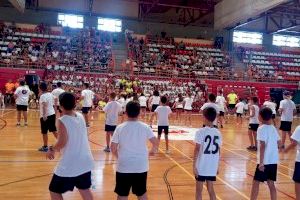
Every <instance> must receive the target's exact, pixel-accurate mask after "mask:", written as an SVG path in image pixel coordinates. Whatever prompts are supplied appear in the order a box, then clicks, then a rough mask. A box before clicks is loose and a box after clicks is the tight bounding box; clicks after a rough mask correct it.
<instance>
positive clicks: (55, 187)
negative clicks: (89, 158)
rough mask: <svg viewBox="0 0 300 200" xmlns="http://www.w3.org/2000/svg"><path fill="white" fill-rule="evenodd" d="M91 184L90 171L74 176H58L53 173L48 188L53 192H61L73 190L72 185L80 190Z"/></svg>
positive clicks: (87, 187)
mask: <svg viewBox="0 0 300 200" xmlns="http://www.w3.org/2000/svg"><path fill="white" fill-rule="evenodd" d="M91 185H92V180H91V172H87V173H84V174H82V175H79V176H76V177H60V176H57V175H55V174H54V175H53V177H52V180H51V182H50V185H49V190H50V191H51V192H54V193H58V194H63V193H65V192H67V191H73V189H74V187H76V188H78V189H80V190H87V189H89V188H90V187H91Z"/></svg>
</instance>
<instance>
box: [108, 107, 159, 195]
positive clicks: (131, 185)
mask: <svg viewBox="0 0 300 200" xmlns="http://www.w3.org/2000/svg"><path fill="white" fill-rule="evenodd" d="M139 114H140V105H139V103H138V102H136V101H131V102H128V104H127V105H126V115H127V117H128V119H127V121H126V122H124V123H122V124H120V125H119V126H118V127H117V128H116V131H115V133H114V135H113V138H112V142H111V149H112V153H113V154H114V155H115V156H116V158H117V166H116V187H115V193H117V195H118V197H117V199H128V196H129V193H130V191H132V192H133V193H134V194H135V195H136V196H137V197H138V199H147V174H148V171H149V153H150V155H152V154H154V153H155V152H157V147H158V145H157V139H156V137H155V136H154V134H153V132H152V129H151V128H150V127H149V126H148V125H147V124H145V123H142V122H141V121H139V120H138V117H139ZM148 141H150V142H151V144H152V149H151V151H150V152H149V151H148V145H147V142H148Z"/></svg>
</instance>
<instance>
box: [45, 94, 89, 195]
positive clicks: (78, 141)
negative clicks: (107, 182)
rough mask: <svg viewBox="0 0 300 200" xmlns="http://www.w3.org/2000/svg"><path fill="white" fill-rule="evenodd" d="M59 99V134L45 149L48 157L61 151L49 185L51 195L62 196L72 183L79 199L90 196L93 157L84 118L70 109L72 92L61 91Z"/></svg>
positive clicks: (74, 103) (51, 157)
mask: <svg viewBox="0 0 300 200" xmlns="http://www.w3.org/2000/svg"><path fill="white" fill-rule="evenodd" d="M59 100H60V105H61V109H62V113H63V116H62V117H60V118H59V119H58V120H57V125H58V130H59V137H58V139H57V142H56V144H55V145H53V146H50V148H49V151H48V152H47V158H48V159H50V160H52V159H54V158H55V152H60V153H61V156H60V160H59V161H58V163H57V166H56V168H55V170H54V174H53V177H52V180H51V183H50V185H49V190H50V195H51V199H52V200H57V199H63V196H62V194H64V193H65V192H67V191H73V189H74V187H76V188H77V189H78V191H79V193H80V195H81V196H82V199H84V200H92V199H93V196H92V193H91V191H90V187H91V185H92V183H91V170H93V168H94V159H93V155H92V152H91V148H90V146H89V141H88V133H87V129H86V125H85V121H84V118H83V116H82V114H81V113H79V112H75V111H74V108H75V106H76V99H75V96H74V95H73V94H72V93H66V92H65V93H62V94H61V95H60V99H59Z"/></svg>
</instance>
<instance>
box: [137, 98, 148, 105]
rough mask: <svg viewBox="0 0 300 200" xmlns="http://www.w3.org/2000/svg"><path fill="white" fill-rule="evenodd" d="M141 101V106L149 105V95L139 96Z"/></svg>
mask: <svg viewBox="0 0 300 200" xmlns="http://www.w3.org/2000/svg"><path fill="white" fill-rule="evenodd" d="M139 103H140V105H141V107H147V97H145V96H140V97H139Z"/></svg>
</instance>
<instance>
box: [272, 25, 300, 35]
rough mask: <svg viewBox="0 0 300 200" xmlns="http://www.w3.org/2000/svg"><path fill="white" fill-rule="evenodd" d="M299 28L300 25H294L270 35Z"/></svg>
mask: <svg viewBox="0 0 300 200" xmlns="http://www.w3.org/2000/svg"><path fill="white" fill-rule="evenodd" d="M299 26H300V24H297V25H294V26H290V27H286V28H281V29H279V30H277V31H274V32H271V33H270V34H276V33H280V32H285V31H288V30H291V29H294V28H297V27H299Z"/></svg>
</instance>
